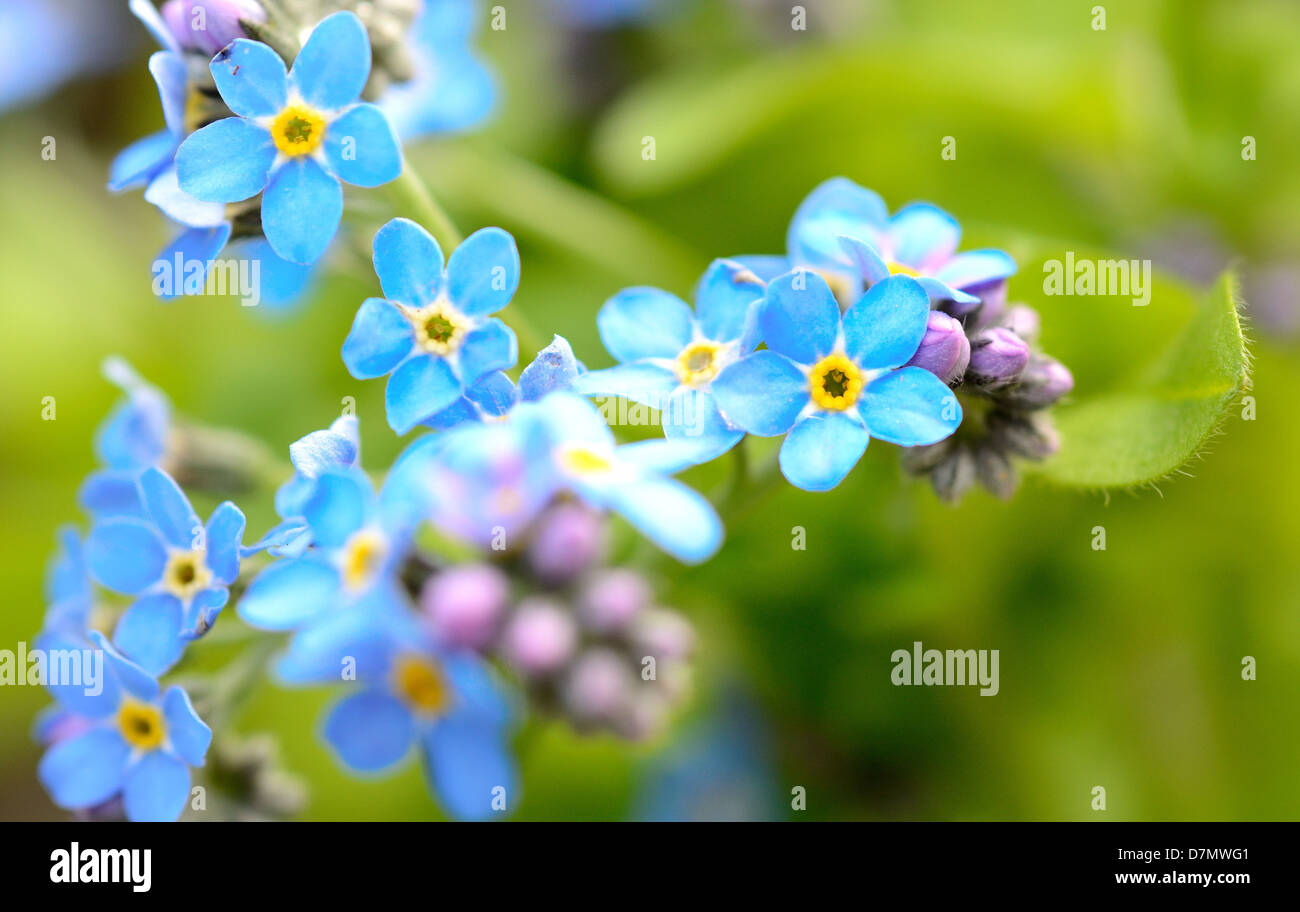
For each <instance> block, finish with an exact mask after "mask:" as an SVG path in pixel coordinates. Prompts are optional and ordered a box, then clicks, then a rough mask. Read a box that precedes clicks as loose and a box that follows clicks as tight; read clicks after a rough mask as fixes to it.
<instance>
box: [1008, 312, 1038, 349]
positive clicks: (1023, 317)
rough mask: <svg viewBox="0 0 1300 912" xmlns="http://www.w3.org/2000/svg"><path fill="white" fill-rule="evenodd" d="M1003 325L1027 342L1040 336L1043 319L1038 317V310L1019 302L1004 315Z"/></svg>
mask: <svg viewBox="0 0 1300 912" xmlns="http://www.w3.org/2000/svg"><path fill="white" fill-rule="evenodd" d="M1002 325H1003V326H1005V327H1006V328H1007V329H1009V330H1011V331H1012V332H1013V333H1015V334H1016V335H1017V336H1019V337H1020V338H1022V339H1024V340H1025V341H1026V342H1033V341H1034V340H1035V339H1037V338H1038V330H1039V329H1040V328H1041V326H1042V321H1040V320H1039V318H1038V311H1036V310H1034V309H1033V308H1032V307H1029V306H1027V305H1025V304H1017V305H1016V306H1015V307H1013V308H1011V309H1010V310H1008V311H1007V312H1006V315H1005V316H1003V318H1002Z"/></svg>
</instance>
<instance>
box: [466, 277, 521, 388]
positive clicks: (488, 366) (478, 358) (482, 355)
mask: <svg viewBox="0 0 1300 912" xmlns="http://www.w3.org/2000/svg"><path fill="white" fill-rule="evenodd" d="M455 259H456V257H455V255H454V254H453V255H452V260H453V261H454V260H455ZM518 360H519V342H518V340H517V339H515V334H514V331H513V330H511V329H510V327H508V326H506V325H505V324H504V323H502V322H501V321H500V320H498V319H497V318H496V317H492V318H491V319H489V320H486V321H484V323H483V325H481V326H479V327H477V328H476V329H473V330H471V331H470V332H469V334H468V335H467V336H465V341H464V342H462V343H461V346H460V351H458V352H457V356H456V366H457V369H458V370H459V372H460V379H461V382H462V383H463V384H464V385H465V386H469V385H470V384H472V383H473V382H474V381H475V380H477V379H478V378H479V377H482V376H483V375H484V374H487V373H490V372H492V371H498V370H505V369H507V368H511V367H514V366H515V362H516V361H518Z"/></svg>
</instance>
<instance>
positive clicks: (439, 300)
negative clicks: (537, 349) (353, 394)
mask: <svg viewBox="0 0 1300 912" xmlns="http://www.w3.org/2000/svg"><path fill="white" fill-rule="evenodd" d="M374 251H375V252H374V263H375V273H376V274H377V275H378V276H379V282H380V284H381V285H382V286H383V289H384V295H385V297H384V298H368V299H367V300H366V301H365V302H364V303H363V304H362V305H361V308H360V309H359V310H358V311H357V316H356V319H355V320H354V321H353V323H352V329H351V331H350V332H349V333H348V337H347V339H346V340H345V341H344V343H343V362H344V363H345V364H346V365H347V368H348V370H349V371H350V372H351V374H352V376H354V377H356V378H357V379H359V380H366V379H371V378H374V377H382V376H384V375H385V374H391V376H390V377H389V378H388V387H387V389H386V391H385V397H384V400H385V404H386V407H387V412H388V423H389V425H391V426H392V428H393V430H394V431H396V432H397V433H399V434H405V433H407V432H408V431H410V430H411V429H412V428H414V427H415V426H416V425H417V424H420V423H421V422H423V421H426V420H427V419H429V418H432V417H433V416H434V415H436V414H437V413H439V412H441V411H442V410H443V409H446V408H448V407H450V406H452V405H453V404H454V403H456V402H457V401H458V400H459V399H460V398H461V397H462V395H464V394H465V393H466V391H467V390H469V389H471V388H473V386H474V384H475V381H477V380H478V379H479V378H480V377H482V376H484V375H485V374H488V373H491V372H492V371H498V370H503V369H505V368H509V367H512V366H514V363H515V360H516V358H518V356H519V343H518V342H517V341H516V339H515V334H514V333H513V332H512V331H511V330H510V328H509V327H507V326H506V325H505V324H504V323H502V322H501V321H500V320H499V319H497V318H496V317H493V316H491V314H494V313H496V312H497V311H498V310H500V309H501V308H503V307H505V306H506V304H508V303H510V299H511V298H512V297H513V296H514V293H515V290H516V289H517V288H518V287H519V251H518V250H517V249H516V247H515V241H514V238H512V237H511V236H510V235H509V234H507V233H506V232H505V231H502V230H501V229H500V228H483V229H481V230H479V231H476V232H474V233H473V234H471V235H470V236H469V237H468V238H466V239H465V240H464V242H463V243H462V244H461V245H460V246H459V247H457V248H456V250H455V251H454V252H453V253H452V255H451V258H450V260H448V261H447V264H446V268H444V267H443V257H442V249H441V248H440V247H439V246H438V242H437V241H435V240H434V239H433V236H432V235H430V234H429V232H427V231H425V230H424V229H423V228H421V227H420V226H419V225H417V224H416V223H415V222H412V221H410V220H409V219H393V220H392V221H390V222H389V223H388V224H386V225H384V227H382V228H380V229H379V231H378V232H377V233H376V234H375V244H374Z"/></svg>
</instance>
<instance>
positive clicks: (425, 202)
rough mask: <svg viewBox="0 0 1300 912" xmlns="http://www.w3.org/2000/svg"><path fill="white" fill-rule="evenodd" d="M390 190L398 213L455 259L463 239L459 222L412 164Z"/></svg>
mask: <svg viewBox="0 0 1300 912" xmlns="http://www.w3.org/2000/svg"><path fill="white" fill-rule="evenodd" d="M389 186H390V187H391V188H392V194H393V201H394V202H395V203H396V204H397V209H398V211H399V212H401V213H403V214H404V215H407V216H408V217H409V218H411V219H412V220H414V221H417V222H419V223H420V224H421V225H423V226H424V227H425V228H427V229H428V231H429V233H430V234H432V235H433V236H434V237H435V238H436V239H437V241H438V244H439V245H441V247H442V249H443V254H444V255H445V256H451V252H452V251H453V250H455V249H456V248H457V247H459V246H460V242H461V241H462V240H463V238H462V237H461V234H460V232H459V231H457V230H456V224H455V222H453V221H452V220H451V217H450V216H448V215H447V213H446V211H445V210H444V209H443V208H442V207H441V206H439V205H438V201H437V200H436V199H434V197H433V194H432V193H431V192H430V191H429V185H428V184H426V183H425V182H424V179H423V178H421V177H420V175H419V174H418V173H417V172H416V170H415V169H414V168H412V167H411V166H410V164H409V163H408V162H403V163H402V174H401V176H400V177H398V178H397V180H395V181H393V182H392V183H391V184H390V185H389Z"/></svg>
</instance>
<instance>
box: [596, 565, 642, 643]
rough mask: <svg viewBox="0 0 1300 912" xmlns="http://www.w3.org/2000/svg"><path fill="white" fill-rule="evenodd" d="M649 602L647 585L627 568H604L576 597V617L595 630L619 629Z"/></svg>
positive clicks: (610, 631)
mask: <svg viewBox="0 0 1300 912" xmlns="http://www.w3.org/2000/svg"><path fill="white" fill-rule="evenodd" d="M649 605H650V586H649V584H648V583H646V581H645V580H644V579H643V578H642V577H640V576H639V575H637V574H636V573H633V572H632V571H631V570H605V571H603V572H601V573H599V574H597V575H596V576H595V577H594V578H593V579H592V580H591V582H589V583H587V584H586V585H585V586H584V587H583V589H582V594H581V595H580V596H579V597H578V617H579V619H580V620H581V621H582V623H583V625H584V626H586V627H587V628H588V629H590V630H593V631H595V632H596V633H614V632H616V631H619V630H623V629H625V628H626V627H627V625H628V624H630V623H631V622H632V620H633V619H634V618H635V617H636V616H637V615H639V614H640V613H641V612H642V611H644V610H645V609H646V608H647V607H649Z"/></svg>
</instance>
